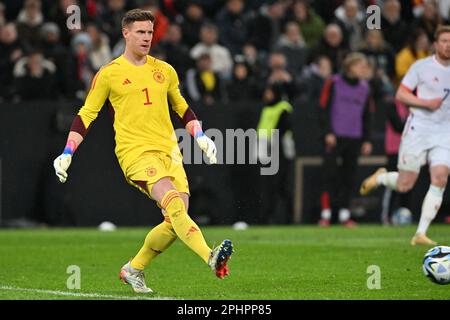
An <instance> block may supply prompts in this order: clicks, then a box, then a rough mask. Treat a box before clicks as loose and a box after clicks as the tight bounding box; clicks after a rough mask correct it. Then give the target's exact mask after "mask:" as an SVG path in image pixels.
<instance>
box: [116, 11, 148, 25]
mask: <svg viewBox="0 0 450 320" xmlns="http://www.w3.org/2000/svg"><path fill="white" fill-rule="evenodd" d="M135 21H151V22H152V23H153V21H155V16H154V15H153V13H152V12H151V11H150V10H142V9H133V10H130V11H127V13H125V15H124V16H123V18H122V28H125V27H127V26H128V25H130V24H131V23H133V22H135Z"/></svg>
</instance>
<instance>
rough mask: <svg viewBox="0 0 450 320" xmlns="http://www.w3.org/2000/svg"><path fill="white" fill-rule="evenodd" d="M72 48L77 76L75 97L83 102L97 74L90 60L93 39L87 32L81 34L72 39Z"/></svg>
mask: <svg viewBox="0 0 450 320" xmlns="http://www.w3.org/2000/svg"><path fill="white" fill-rule="evenodd" d="M71 47H72V61H73V66H74V74H75V83H74V90H75V95H76V97H77V98H78V99H81V100H82V99H83V98H84V97H85V96H86V94H87V92H88V90H89V88H90V86H91V81H92V78H93V76H94V72H95V70H94V68H93V66H92V63H91V60H90V53H91V50H92V40H91V37H89V34H87V33H86V32H80V33H78V34H77V35H76V36H75V37H74V38H73V39H72V42H71Z"/></svg>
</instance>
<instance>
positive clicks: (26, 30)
mask: <svg viewBox="0 0 450 320" xmlns="http://www.w3.org/2000/svg"><path fill="white" fill-rule="evenodd" d="M43 22H44V16H43V14H42V11H41V1H40V0H26V1H25V4H24V7H23V9H22V10H21V11H20V13H19V16H18V17H17V32H18V34H19V39H20V40H21V41H22V43H23V44H24V46H25V49H26V50H27V51H31V50H33V49H36V48H37V47H39V40H40V38H39V30H40V28H41V26H42V23H43Z"/></svg>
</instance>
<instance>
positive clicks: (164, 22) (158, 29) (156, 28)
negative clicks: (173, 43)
mask: <svg viewBox="0 0 450 320" xmlns="http://www.w3.org/2000/svg"><path fill="white" fill-rule="evenodd" d="M141 7H142V9H144V10H150V11H151V12H152V13H153V16H154V17H155V21H154V25H153V38H152V47H155V48H156V47H157V46H158V44H159V42H160V41H161V40H162V39H163V38H164V36H165V35H166V33H167V30H168V29H169V25H170V21H169V19H168V18H167V17H166V16H165V15H164V13H163V12H162V11H161V10H160V8H159V4H158V1H157V0H146V1H145V3H144V5H142V6H141Z"/></svg>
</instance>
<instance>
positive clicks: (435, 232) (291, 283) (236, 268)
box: [0, 225, 450, 300]
mask: <svg viewBox="0 0 450 320" xmlns="http://www.w3.org/2000/svg"><path fill="white" fill-rule="evenodd" d="M202 230H203V233H204V235H205V237H206V239H207V241H208V243H209V244H210V245H213V243H214V242H215V243H216V244H218V243H220V241H221V240H223V239H225V238H230V239H231V240H233V243H234V246H235V253H234V255H233V256H232V259H231V260H230V262H229V267H230V271H231V275H230V276H229V277H227V278H226V279H224V280H219V279H217V278H215V276H214V275H213V273H212V271H211V270H209V268H208V267H207V266H206V265H205V264H204V263H203V262H202V261H201V259H200V258H199V257H197V256H196V255H195V254H194V253H193V252H191V251H190V250H189V249H187V247H185V246H184V244H182V243H181V241H179V240H177V241H176V242H175V243H174V244H173V246H172V247H170V248H169V250H167V251H166V252H165V253H163V254H162V255H161V256H159V257H158V258H157V259H156V260H154V261H153V263H152V264H151V265H150V266H149V267H148V268H147V269H146V278H147V284H148V286H149V287H151V288H152V289H153V290H154V291H155V292H156V293H155V294H153V295H146V296H145V298H159V299H165V298H169V299H214V300H222V299H228V300H230V299H250V300H261V299H275V300H278V299H283V300H287V299H296V300H297V299H345V300H347V299H450V285H447V286H442V285H436V284H434V283H432V282H431V281H429V280H428V279H427V278H426V277H425V276H424V275H423V273H422V269H421V268H422V257H423V255H424V253H425V252H426V251H427V249H428V248H429V247H423V246H420V247H411V246H410V245H409V240H410V238H411V236H412V235H413V233H414V231H415V227H413V226H410V227H397V228H394V227H381V226H359V227H358V228H355V229H345V228H342V227H331V228H327V229H321V228H318V227H312V226H301V227H298V226H286V227H250V228H249V229H248V230H245V231H235V230H232V229H231V227H204V228H203V229H202ZM146 233H147V229H144V228H126V229H125V228H123V229H121V228H119V229H118V231H115V232H100V231H97V230H96V229H50V230H7V229H4V230H0V299H132V298H135V297H142V296H137V295H135V294H134V293H132V291H131V288H130V287H129V286H127V285H124V284H122V283H121V282H120V281H119V280H118V273H119V269H120V267H121V266H122V265H123V264H124V263H125V262H126V261H127V260H128V259H129V258H130V257H131V256H132V255H133V254H135V253H136V252H137V250H138V249H139V248H140V246H141V243H142V241H143V239H144V237H145V235H146ZM429 235H430V237H431V238H433V239H436V240H437V241H438V242H439V243H440V244H443V245H449V244H450V226H446V225H433V226H432V227H431V229H430V232H429ZM70 265H77V266H79V267H80V270H81V280H80V281H81V282H80V283H81V289H79V290H76V289H75V290H70V289H68V288H67V285H66V283H67V279H68V277H70V276H71V274H68V273H67V272H66V271H67V267H68V266H70ZM370 265H377V266H379V268H380V273H381V274H380V275H381V278H380V281H381V289H372V290H370V289H368V287H367V280H368V278H369V277H370V276H371V274H369V273H367V268H368V267H369V266H370Z"/></svg>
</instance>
